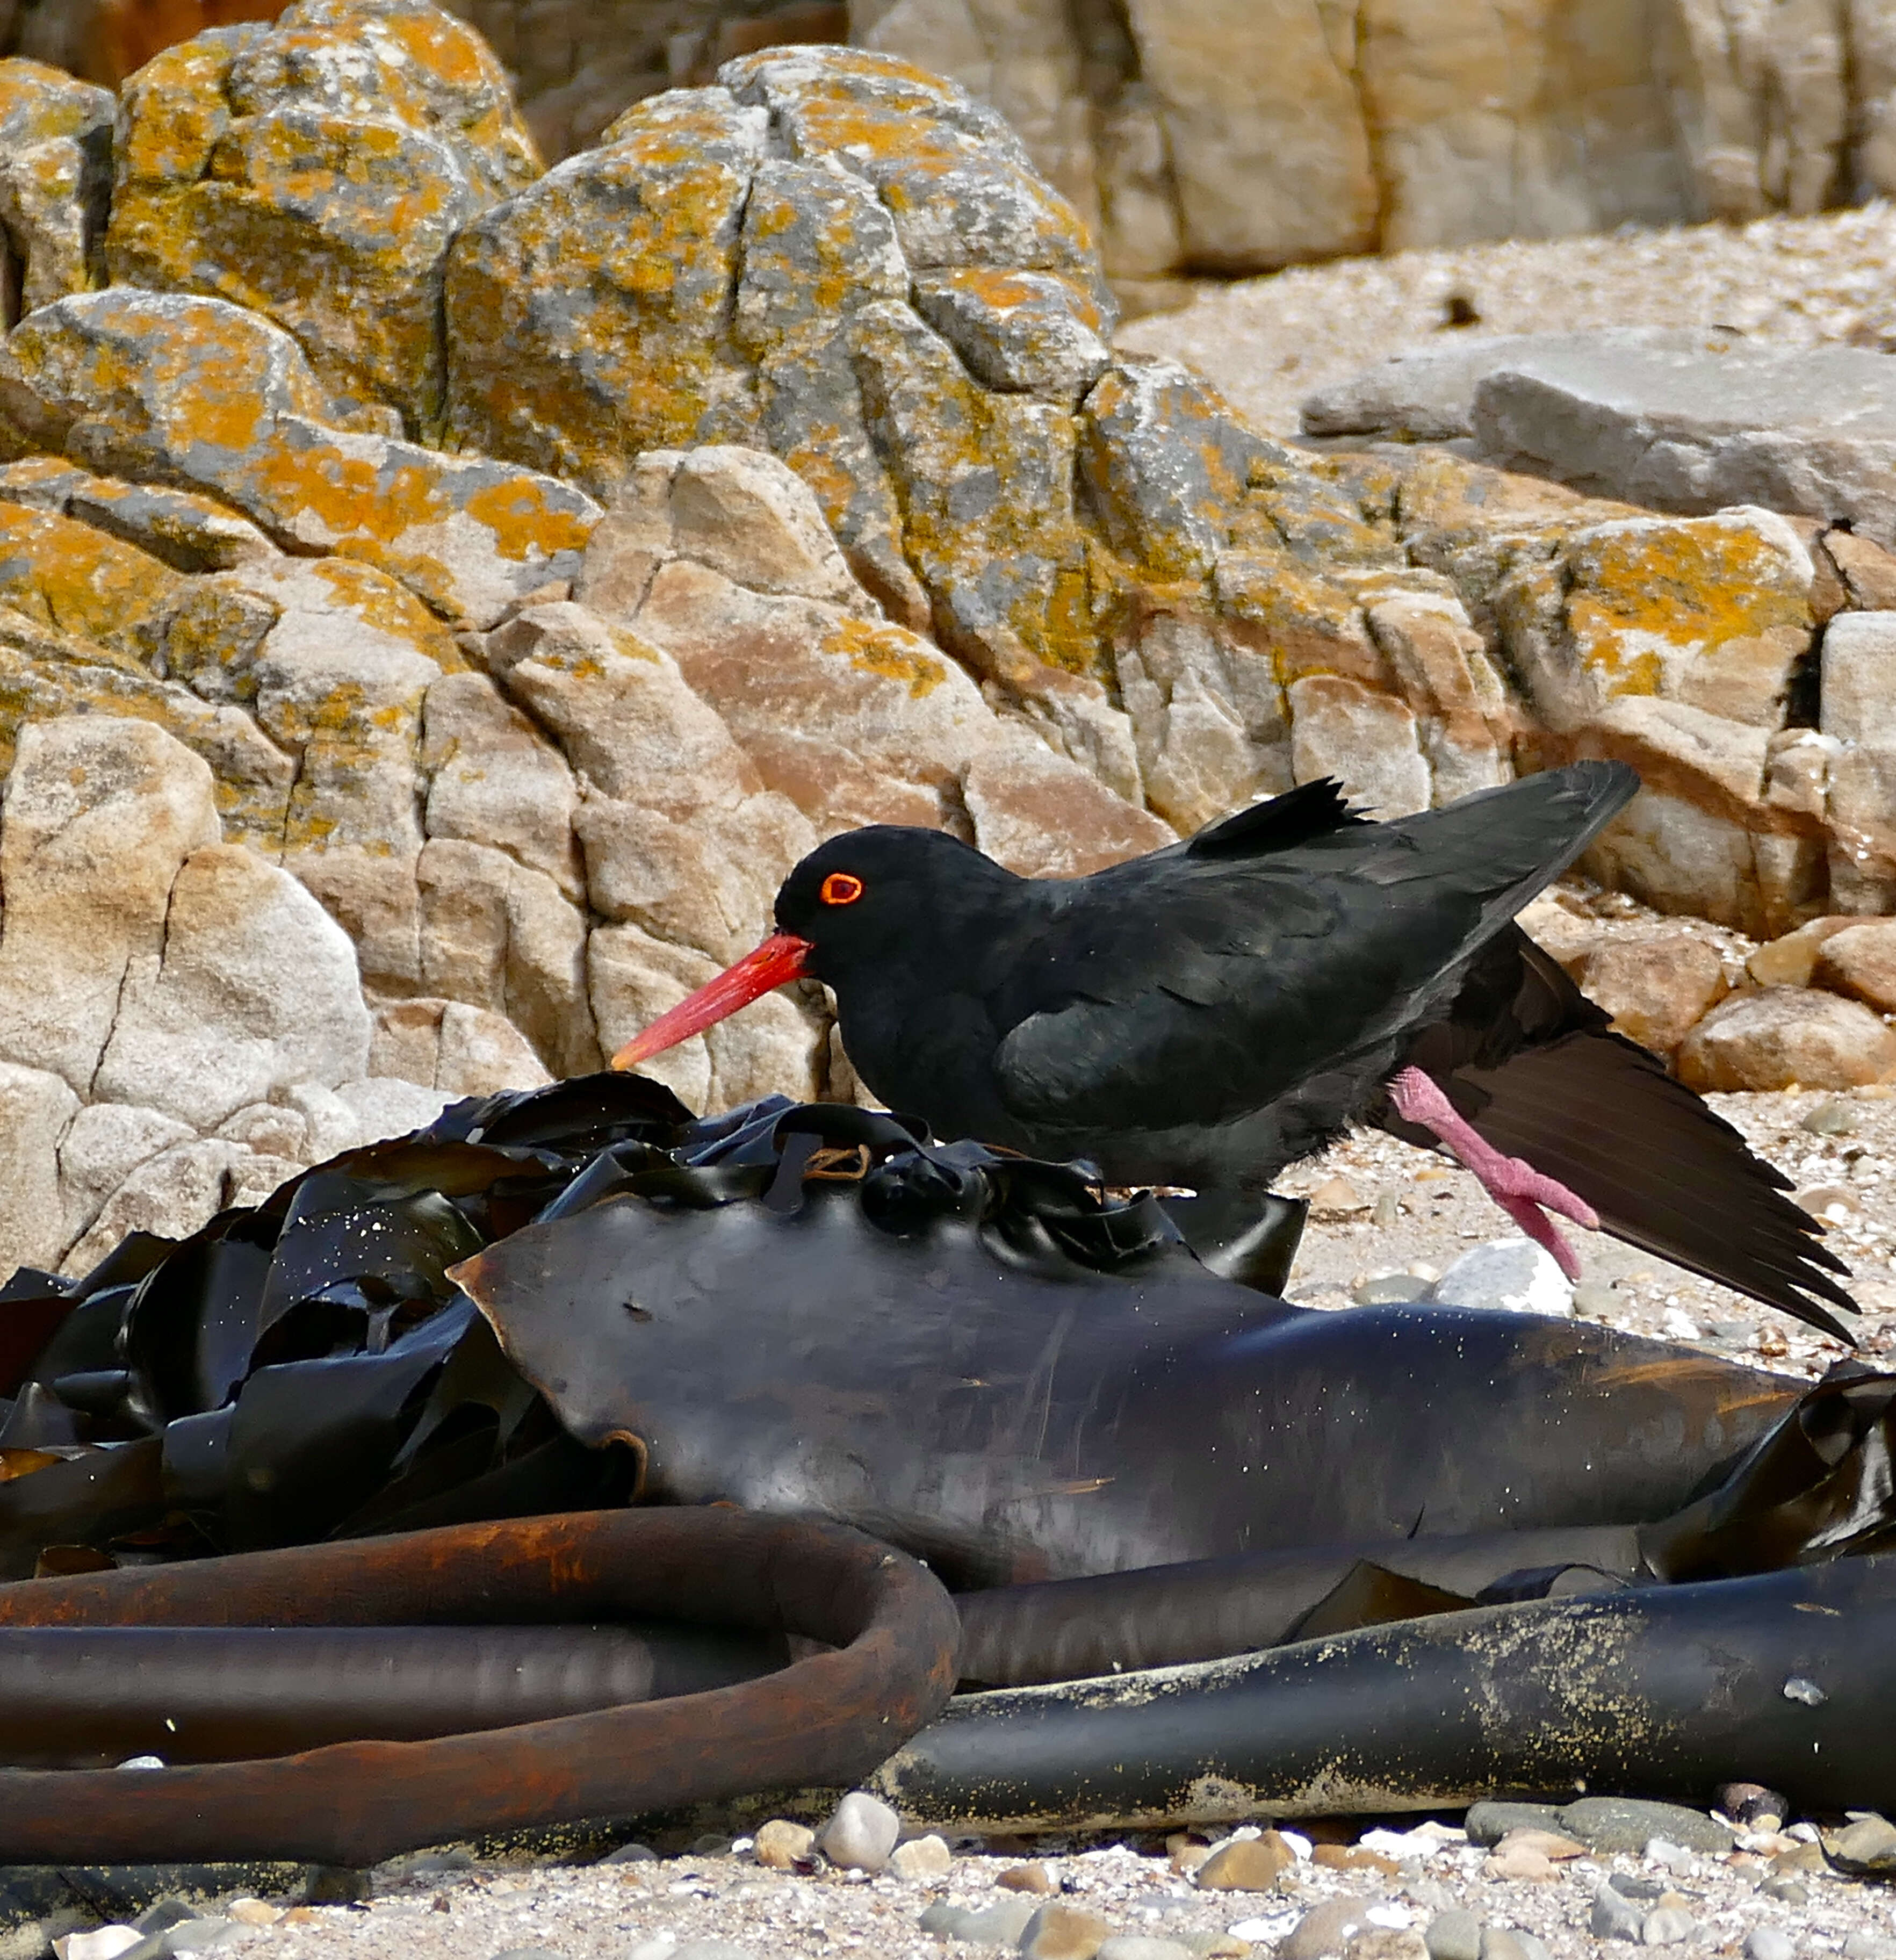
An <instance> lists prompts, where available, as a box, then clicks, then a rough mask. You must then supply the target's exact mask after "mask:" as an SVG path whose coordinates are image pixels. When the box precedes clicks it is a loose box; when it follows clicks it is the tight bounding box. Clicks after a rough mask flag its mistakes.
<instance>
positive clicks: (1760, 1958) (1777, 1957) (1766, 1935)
mask: <svg viewBox="0 0 1896 1960" xmlns="http://www.w3.org/2000/svg"><path fill="white" fill-rule="evenodd" d="M1796 1954H1797V1943H1796V1941H1795V1940H1794V1939H1792V1937H1791V1936H1790V1935H1789V1933H1784V1932H1782V1931H1780V1930H1779V1929H1778V1928H1777V1927H1775V1926H1754V1927H1752V1928H1751V1931H1750V1932H1749V1933H1747V1934H1746V1935H1745V1960H1796Z"/></svg>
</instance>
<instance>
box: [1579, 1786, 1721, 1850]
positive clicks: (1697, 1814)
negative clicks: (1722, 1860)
mask: <svg viewBox="0 0 1896 1960" xmlns="http://www.w3.org/2000/svg"><path fill="white" fill-rule="evenodd" d="M1558 1818H1559V1821H1558V1822H1557V1824H1556V1825H1555V1826H1554V1828H1555V1829H1556V1830H1560V1831H1565V1832H1566V1833H1567V1835H1568V1836H1569V1837H1570V1838H1579V1841H1580V1842H1581V1843H1582V1844H1585V1845H1586V1847H1588V1848H1589V1850H1595V1851H1630V1852H1640V1851H1643V1850H1645V1849H1646V1846H1647V1845H1648V1844H1649V1843H1650V1842H1651V1841H1652V1840H1653V1839H1654V1838H1664V1839H1665V1840H1666V1841H1667V1842H1668V1843H1669V1844H1682V1845H1683V1846H1684V1847H1685V1848H1686V1850H1688V1851H1729V1850H1730V1849H1731V1848H1732V1844H1733V1843H1734V1842H1735V1839H1734V1837H1733V1834H1732V1830H1731V1828H1730V1826H1729V1825H1724V1824H1719V1823H1718V1822H1715V1821H1714V1820H1713V1818H1710V1817H1708V1816H1707V1815H1706V1814H1705V1812H1704V1811H1702V1810H1688V1809H1686V1808H1685V1806H1684V1805H1683V1804H1678V1803H1649V1802H1647V1801H1646V1800H1645V1799H1643V1798H1640V1797H1632V1796H1583V1797H1582V1798H1581V1799H1579V1802H1578V1803H1570V1804H1568V1805H1567V1806H1565V1807H1564V1809H1562V1810H1560V1812H1558Z"/></svg>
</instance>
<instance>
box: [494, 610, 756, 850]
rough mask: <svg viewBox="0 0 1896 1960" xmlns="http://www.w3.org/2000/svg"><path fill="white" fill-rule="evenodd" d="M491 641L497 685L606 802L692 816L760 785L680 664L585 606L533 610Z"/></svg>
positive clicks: (736, 799) (733, 800) (752, 791)
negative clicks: (614, 800)
mask: <svg viewBox="0 0 1896 1960" xmlns="http://www.w3.org/2000/svg"><path fill="white" fill-rule="evenodd" d="M485 657H486V660H487V665H488V671H489V672H490V673H491V674H492V675H493V676H494V677H495V679H496V680H498V682H499V683H500V684H501V687H502V688H503V689H504V690H505V691H506V692H507V694H508V695H510V696H511V698H513V699H514V700H515V701H517V702H519V703H520V705H521V706H522V707H523V708H525V709H526V711H527V713H528V714H530V715H532V716H533V719H534V720H535V721H536V722H537V723H538V724H539V725H540V727H542V728H546V729H547V730H550V731H551V733H552V734H553V735H554V736H555V738H556V739H557V740H558V742H559V743H560V745H561V748H562V749H564V751H565V755H566V758H567V760H568V762H570V763H571V765H573V767H574V768H575V769H576V770H577V771H578V772H580V774H581V775H582V776H584V778H585V779H586V780H587V782H589V783H590V784H591V785H592V786H593V788H596V789H598V790H600V791H603V793H604V794H606V795H607V796H611V797H619V798H621V799H622V800H625V801H626V802H628V803H641V804H643V805H644V806H645V807H647V808H649V809H654V810H663V811H665V812H666V813H667V814H672V815H677V816H687V815H689V814H690V813H692V812H694V811H695V810H698V809H700V808H701V807H705V806H706V805H710V806H712V807H730V806H731V805H733V804H735V803H738V802H740V801H741V800H743V798H744V797H746V796H750V795H755V794H756V792H757V791H759V789H761V788H762V782H761V781H760V780H759V777H758V775H757V774H756V771H755V770H754V769H753V768H752V766H751V765H750V763H749V761H748V760H747V759H746V756H745V755H744V753H743V750H742V749H740V748H739V746H737V744H736V742H735V741H733V740H732V739H731V734H730V730H728V729H727V727H725V726H724V723H723V721H721V719H720V718H719V717H718V715H717V711H716V710H715V709H714V708H711V707H710V706H709V705H708V704H707V703H705V702H702V701H701V700H700V699H699V698H698V696H697V695H695V693H693V692H692V690H691V689H690V688H689V686H686V683H685V681H684V679H683V678H682V676H681V675H680V674H679V670H678V663H677V662H676V660H674V659H673V657H671V656H670V654H666V653H663V652H661V651H660V650H659V649H658V648H656V647H654V646H653V645H651V644H650V643H649V642H648V641H645V640H644V639H643V638H641V637H639V636H638V635H635V634H633V633H631V632H629V631H628V630H627V629H625V628H622V627H615V626H612V625H609V623H608V622H606V621H605V620H604V619H601V618H600V617H599V616H598V615H597V614H596V613H593V612H592V611H590V610H589V609H587V607H585V606H579V605H576V604H573V603H570V602H561V603H557V604H552V605H546V606H529V607H528V608H526V609H525V610H524V611H523V612H521V613H519V614H517V616H515V617H514V619H511V620H509V621H508V622H507V623H506V625H504V626H502V627H501V628H499V629H498V631H496V632H492V633H490V634H488V636H487V638H486V641H485Z"/></svg>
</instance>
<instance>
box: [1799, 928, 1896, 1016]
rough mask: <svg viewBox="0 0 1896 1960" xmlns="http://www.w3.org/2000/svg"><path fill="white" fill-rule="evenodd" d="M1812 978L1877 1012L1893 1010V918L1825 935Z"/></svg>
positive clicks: (1895, 971)
mask: <svg viewBox="0 0 1896 1960" xmlns="http://www.w3.org/2000/svg"><path fill="white" fill-rule="evenodd" d="M1811 981H1812V985H1815V986H1818V987H1827V988H1829V989H1830V991H1831V992H1832V993H1834V994H1843V995H1844V997H1845V998H1847V999H1849V1000H1852V1001H1862V1002H1863V1004H1864V1005H1865V1006H1866V1007H1873V1008H1875V1010H1876V1011H1877V1013H1879V1014H1890V1013H1896V919H1877V920H1875V921H1873V922H1872V923H1870V924H1864V925H1852V926H1848V927H1846V928H1844V931H1841V932H1837V933H1832V934H1829V935H1828V936H1827V937H1825V938H1824V939H1823V940H1821V942H1820V943H1819V944H1818V948H1817V958H1816V960H1815V964H1814V965H1813V966H1812V972H1811Z"/></svg>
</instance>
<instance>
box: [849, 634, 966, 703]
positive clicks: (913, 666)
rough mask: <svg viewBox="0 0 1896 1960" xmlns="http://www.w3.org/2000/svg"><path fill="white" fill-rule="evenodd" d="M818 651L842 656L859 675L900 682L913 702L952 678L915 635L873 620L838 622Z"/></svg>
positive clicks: (941, 663) (939, 660)
mask: <svg viewBox="0 0 1896 1960" xmlns="http://www.w3.org/2000/svg"><path fill="white" fill-rule="evenodd" d="M816 651H817V652H818V653H819V654H840V655H841V657H843V658H844V659H845V660H848V663H849V664H850V665H851V667H854V669H855V670H857V673H868V674H877V675H880V676H881V677H882V678H883V679H884V680H893V681H899V682H900V683H902V686H905V688H907V689H908V695H909V698H910V699H911V700H913V701H920V700H921V699H922V698H924V696H926V695H931V694H932V693H934V691H935V689H937V688H938V687H939V686H940V685H941V684H942V683H943V681H944V680H945V679H947V677H948V670H947V668H946V666H945V665H944V664H943V661H942V660H941V657H940V655H939V654H935V653H934V652H932V651H929V650H928V649H927V648H926V647H925V645H924V642H923V641H921V640H918V638H916V637H915V635H914V634H912V633H905V632H903V631H902V628H900V627H899V626H887V625H878V624H876V622H873V621H871V620H867V619H839V620H838V621H837V622H836V623H835V625H833V626H832V628H830V629H829V632H826V633H825V634H824V635H823V636H822V638H821V639H820V640H819V641H818V642H817V643H816Z"/></svg>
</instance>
